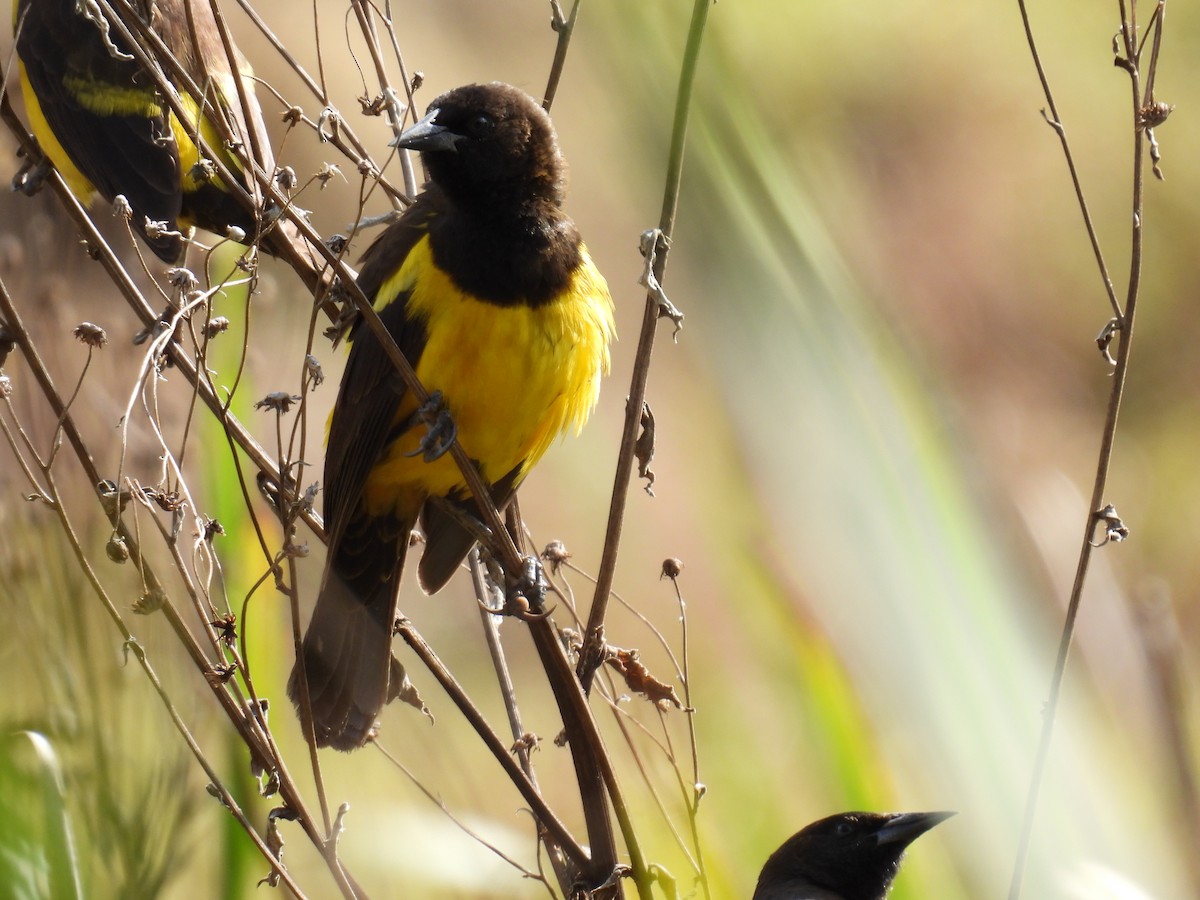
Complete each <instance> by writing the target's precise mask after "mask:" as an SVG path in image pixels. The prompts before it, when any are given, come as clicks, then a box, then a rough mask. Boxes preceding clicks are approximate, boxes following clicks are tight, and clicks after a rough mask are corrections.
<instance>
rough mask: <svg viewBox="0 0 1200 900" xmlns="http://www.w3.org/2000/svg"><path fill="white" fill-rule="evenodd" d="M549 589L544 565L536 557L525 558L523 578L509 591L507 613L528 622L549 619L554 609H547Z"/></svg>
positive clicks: (514, 583) (517, 580)
mask: <svg viewBox="0 0 1200 900" xmlns="http://www.w3.org/2000/svg"><path fill="white" fill-rule="evenodd" d="M548 587H549V584H548V582H547V581H546V577H545V575H544V574H543V572H542V563H541V561H540V560H539V559H538V558H537V557H536V556H527V557H525V564H524V566H523V569H522V572H521V577H520V578H518V579H516V580H515V581H514V582H513V583H512V585H511V586H510V587H509V589H508V596H507V597H506V598H505V610H504V611H505V613H507V614H508V615H510V616H516V617H517V618H518V619H522V620H523V621H526V622H536V621H538V620H539V619H545V618H547V617H548V616H549V615H550V614H551V613H552V612H554V610H553V609H546V608H545V605H546V589H547V588H548Z"/></svg>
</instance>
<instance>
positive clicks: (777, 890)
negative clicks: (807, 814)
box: [753, 812, 954, 900]
mask: <svg viewBox="0 0 1200 900" xmlns="http://www.w3.org/2000/svg"><path fill="white" fill-rule="evenodd" d="M952 815H954V813H952V812H928V813H870V812H846V813H839V814H838V815H835V816H829V817H827V818H824V819H821V820H820V821H817V822H813V823H812V824H811V825H808V826H806V827H805V828H803V829H801V830H800V831H798V832H797V833H796V834H794V835H792V836H791V837H790V838H788V839H787V840H786V841H784V843H783V845H782V846H781V847H780V848H779V849H778V850H776V851H775V852H774V853H772V854H771V856H770V858H769V859H768V860H767V862H766V865H764V866H763V868H762V873H761V874H760V875H759V876H758V887H757V888H756V889H755V891H754V898H753V900H883V898H885V897H886V896H887V894H888V890H889V889H890V888H891V886H892V879H894V878H895V877H896V873H897V872H898V871H899V870H900V859H901V857H902V856H904V851H905V849H906V848H907V847H908V845H909V844H911V843H912V842H913V841H915V840H916V839H917V838H919V837H920V836H921V835H923V834H924V833H925V832H926V831H928V830H929V829H930V828H932V827H933V826H934V825H937V824H938V823H939V822H943V821H945V820H946V819H948V818H950V817H951V816H952Z"/></svg>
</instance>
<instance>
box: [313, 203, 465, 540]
mask: <svg viewBox="0 0 1200 900" xmlns="http://www.w3.org/2000/svg"><path fill="white" fill-rule="evenodd" d="M441 202H442V201H441V195H440V193H439V192H438V191H437V190H436V189H432V188H431V189H427V190H425V191H424V192H423V193H422V194H421V195H420V196H419V197H418V198H417V201H416V202H415V203H414V204H413V205H412V206H410V207H409V208H408V209H407V210H405V212H404V214H403V215H402V216H401V218H400V219H399V220H398V221H396V222H394V223H393V224H392V225H390V226H389V227H388V229H387V230H386V231H384V233H383V234H382V235H380V236H379V238H378V239H377V240H376V241H375V243H374V244H372V245H371V246H370V248H368V250H367V252H366V253H365V254H363V266H362V269H361V271H360V273H359V276H358V285H359V287H360V288H361V289H362V291H363V293H364V294H365V295H366V296H367V299H369V300H371V301H372V302H374V300H375V298H376V295H377V294H378V293H379V290H380V288H381V287H382V285H383V283H384V281H386V280H387V279H388V278H389V277H391V276H392V275H393V274H394V273H395V272H396V271H397V270H398V269H399V268H400V266H401V265H403V263H404V260H405V259H406V258H407V257H408V254H409V252H410V251H411V250H412V248H413V247H414V246H415V245H416V243H417V242H418V241H419V240H420V239H421V238H422V237H423V236H424V235H425V233H426V231H427V229H428V224H429V221H430V220H431V219H432V218H433V217H434V216H436V215H437V214H438V212H439V211H440V209H441ZM407 300H408V298H407V296H406V295H400V296H398V297H395V298H394V299H392V301H391V302H390V303H388V304H387V306H385V307H383V308H382V309H379V310H377V311H378V313H379V318H380V320H381V321H382V322H383V324H384V327H386V328H387V330H388V332H389V333H390V334H391V335H392V337H393V339H394V340H395V341H396V344H397V346H398V347H399V348H400V352H401V353H403V354H404V356H405V357H406V358H407V359H408V361H409V362H410V363H411V364H412V365H413V367H414V368H415V367H416V365H417V361H418V360H419V359H420V356H421V351H422V350H423V349H424V347H425V339H426V336H425V330H424V328H423V326H422V325H421V324H420V323H417V322H412V321H410V320H409V319H408V318H407V317H406V315H405V312H406V310H405V306H406V303H407ZM350 340H351V345H350V357H349V359H348V360H347V361H346V370H345V372H344V374H343V375H342V383H341V388H340V389H339V391H338V398H337V402H336V403H335V404H334V409H333V417H332V419H331V420H330V423H329V441H328V446H327V448H326V451H325V484H324V490H325V528H326V531H327V532H328V535H329V545H330V548H331V550H332V549H333V548H338V547H339V546H340V544H341V543H342V540H341V538H342V535H343V532H344V530H345V529H346V527H347V525H348V523H349V522H350V521H351V519H352V518H353V517H354V516H355V515H356V513H357V511H358V508H359V505H360V500H361V496H362V491H363V486H364V485H365V483H366V480H367V476H368V475H369V474H370V471H371V469H372V468H373V467H374V465H375V464H376V463H377V462H378V461H379V459H380V457H381V456H382V455H383V453H384V451H385V450H386V449H387V446H388V445H389V444H390V443H391V442H392V440H394V439H395V435H394V434H393V433H392V427H393V426H392V421H393V419H394V418H395V416H396V411H397V409H398V408H399V406H400V403H401V402H402V401H403V399H404V395H405V393H406V390H405V387H404V382H403V381H402V380H401V379H400V376H399V375H398V374H397V373H396V370H395V367H394V366H393V365H392V362H391V360H390V359H388V356H387V354H386V353H385V352H384V349H383V347H382V345H381V344H380V343H379V341H378V340H377V339H376V337H375V335H374V334H373V333H372V332H371V330H370V329H369V328H367V327H365V326H364V325H363V323H362V322H361V321H359V322H357V323H356V324H355V326H354V328H353V330H352V332H351V336H350ZM409 524H410V526H411V525H412V524H414V523H409Z"/></svg>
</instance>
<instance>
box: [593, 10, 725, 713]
mask: <svg viewBox="0 0 1200 900" xmlns="http://www.w3.org/2000/svg"><path fill="white" fill-rule="evenodd" d="M712 4H713V0H695V3H694V5H693V7H692V20H691V25H690V27H689V29H688V36H687V43H686V45H685V47H684V52H683V63H682V67H681V70H680V74H679V88H678V91H677V92H676V96H675V116H674V122H673V125H672V130H671V148H670V151H669V152H668V155H667V177H666V185H665V187H664V189H663V204H662V213H661V215H660V216H659V223H658V231H659V234H660V238H659V239H658V241H657V245H656V246H655V247H654V248H653V249H654V251H655V252H656V256H655V260H654V267H653V274H654V278H655V279H656V280H657V281H658V282H660V283H661V282H662V280H663V275H664V272H665V271H666V266H667V254H668V252H669V251H670V247H671V235H672V234H673V232H674V229H675V212H676V209H677V207H678V205H679V185H680V181H681V179H682V174H683V151H684V148H685V146H686V143H687V126H688V116H689V114H690V112H691V106H692V87H693V84H694V83H695V78H696V65H697V63H698V62H699V59H700V44H701V40H702V38H703V37H704V28H705V25H706V24H707V22H708V11H709V8H710V7H711V6H712ZM661 311H662V307H661V305H660V292H656V291H654V290H651V291H649V292H648V293H647V295H646V309H645V313H644V314H643V316H642V329H641V332H640V334H639V337H638V347H637V353H636V355H635V356H634V362H633V377H632V381H631V384H630V387H629V398H628V399H627V400H626V401H625V427H624V430H623V431H622V434H621V447H620V451H619V452H618V454H617V471H616V475H615V477H614V480H613V492H612V502H611V506H610V508H609V513H608V526H607V529H606V531H605V535H604V554H603V556H602V557H601V560H600V569H599V572H598V574H597V576H596V590H595V593H594V595H593V599H592V607H591V611H590V613H589V615H588V624H587V631H586V632H585V634H584V649H583V651H582V652H581V653H580V656H579V666H578V669H579V677H580V680H581V681H582V682H583V686H584V690H585V691H586V690H588V689H590V687H591V684H592V678H593V676H594V674H595V671H596V667H597V666H598V665H599V664H600V659H601V656H602V653H601V652H600V648H601V647H602V646H603V643H604V618H605V616H606V614H607V612H608V598H609V594H610V593H611V592H612V586H613V578H614V576H615V574H616V568H617V553H618V551H619V549H620V545H621V529H622V527H623V525H624V521H625V502H626V499H627V495H628V493H629V481H630V479H631V478H632V476H633V462H634V448H635V445H636V444H637V437H638V428H639V427H640V424H641V420H642V407H643V404H644V403H645V399H646V384H647V382H648V381H649V377H650V357H651V356H652V355H653V353H654V337H655V333H656V332H657V330H658V327H657V326H658V320H659V317H660V313H661Z"/></svg>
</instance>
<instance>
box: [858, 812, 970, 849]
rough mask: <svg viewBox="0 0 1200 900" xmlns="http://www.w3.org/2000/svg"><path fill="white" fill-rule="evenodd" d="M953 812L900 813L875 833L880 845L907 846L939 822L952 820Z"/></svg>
mask: <svg viewBox="0 0 1200 900" xmlns="http://www.w3.org/2000/svg"><path fill="white" fill-rule="evenodd" d="M952 815H954V813H952V812H928V813H898V814H897V815H894V816H892V817H891V819H889V820H888V823H887V824H886V825H884V826H883V827H882V828H880V829H879V830H878V831H877V832H875V840H876V841H877V842H878V843H879V844H880V845H882V844H902V845H904V846H907V845H908V844H911V843H912V842H913V841H915V840H916V839H917V838H919V837H920V836H921V835H923V834H924V833H925V832H927V831H928V830H929V829H930V828H932V827H933V826H934V825H937V824H938V823H939V822H944V821H946V820H947V819H948V818H950V817H951V816H952Z"/></svg>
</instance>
